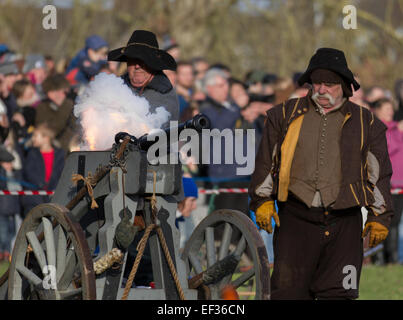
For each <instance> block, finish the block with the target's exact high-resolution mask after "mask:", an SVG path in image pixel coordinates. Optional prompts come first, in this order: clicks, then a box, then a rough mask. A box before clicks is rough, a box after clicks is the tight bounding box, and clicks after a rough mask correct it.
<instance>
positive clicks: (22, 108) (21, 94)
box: [12, 79, 41, 140]
mask: <svg viewBox="0 0 403 320" xmlns="http://www.w3.org/2000/svg"><path fill="white" fill-rule="evenodd" d="M12 92H13V94H14V96H15V98H16V100H17V105H18V110H17V112H16V113H14V115H13V118H12V120H13V122H12V126H13V129H14V130H15V133H16V138H17V140H20V139H24V138H26V137H27V135H28V134H30V133H32V130H33V126H34V125H35V115H36V106H37V105H38V104H39V103H40V102H41V100H40V97H39V95H38V93H37V92H36V90H35V87H34V85H33V84H32V83H31V82H30V81H29V80H27V79H22V80H18V81H17V82H16V83H15V84H14V87H13V90H12Z"/></svg>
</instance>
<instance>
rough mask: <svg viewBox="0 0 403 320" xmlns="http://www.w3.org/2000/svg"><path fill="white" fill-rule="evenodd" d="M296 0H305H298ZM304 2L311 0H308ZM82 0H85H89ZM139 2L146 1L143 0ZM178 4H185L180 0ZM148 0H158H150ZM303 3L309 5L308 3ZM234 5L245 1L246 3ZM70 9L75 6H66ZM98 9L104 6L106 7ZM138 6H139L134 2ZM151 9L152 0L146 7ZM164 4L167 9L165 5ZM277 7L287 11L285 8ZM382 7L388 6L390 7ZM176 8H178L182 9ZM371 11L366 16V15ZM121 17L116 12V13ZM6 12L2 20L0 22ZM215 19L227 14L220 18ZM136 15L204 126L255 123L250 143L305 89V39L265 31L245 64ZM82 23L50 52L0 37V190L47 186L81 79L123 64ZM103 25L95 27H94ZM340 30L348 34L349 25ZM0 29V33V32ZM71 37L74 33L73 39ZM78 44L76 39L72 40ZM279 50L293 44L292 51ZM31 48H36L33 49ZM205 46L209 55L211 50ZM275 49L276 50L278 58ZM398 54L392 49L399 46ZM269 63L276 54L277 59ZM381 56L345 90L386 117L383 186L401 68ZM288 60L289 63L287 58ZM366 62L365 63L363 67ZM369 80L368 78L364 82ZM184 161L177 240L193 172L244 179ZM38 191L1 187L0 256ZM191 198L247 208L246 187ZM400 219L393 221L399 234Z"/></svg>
mask: <svg viewBox="0 0 403 320" xmlns="http://www.w3.org/2000/svg"><path fill="white" fill-rule="evenodd" d="M109 2H111V1H109ZM112 2H113V1H112ZM151 2H152V3H154V2H153V1H149V3H151ZM167 2H171V3H172V6H175V5H178V3H179V2H181V1H167ZM227 2H228V3H227ZM230 2H231V1H223V2H222V4H221V5H222V6H223V7H226V8H227V9H228V8H230V7H231V5H234V3H235V2H237V1H233V2H232V4H230ZM238 2H242V3H244V6H245V5H246V6H251V5H256V3H260V2H259V1H238ZM273 2H276V1H273ZM286 2H287V1H286ZM301 2H304V3H305V1H301ZM313 2H315V3H316V1H313ZM391 2H392V1H391ZM78 3H80V2H78ZM88 3H93V2H92V1H88ZM106 3H108V1H106ZM119 3H120V4H121V6H120V10H123V8H125V6H129V2H127V1H120V2H119ZM130 3H132V2H130ZM141 3H142V6H145V7H147V6H148V5H150V4H148V5H147V4H145V3H143V2H141ZM206 3H207V4H206V5H205V7H204V9H205V12H204V11H201V12H200V14H201V15H203V14H204V15H206V16H207V15H208V13H209V12H210V14H211V11H209V10H212V9H211V8H213V9H214V8H215V9H216V10H218V11H217V17H219V13H220V12H221V11H220V10H222V8H221V9H219V8H218V7H213V4H214V6H216V5H217V3H216V1H211V3H210V2H206ZM296 3H297V2H295V3H294V2H292V5H290V6H298V5H297V4H296ZM298 3H300V2H298ZM327 3H328V2H327V1H322V4H323V6H324V7H323V8H322V9H323V14H327V11H326V10H327V9H328V8H327V7H326V4H327ZM358 3H359V1H358ZM182 4H183V5H184V3H182ZM305 4H306V3H305ZM154 5H155V6H157V5H156V4H155V3H154ZM306 5H307V4H306ZM307 6H308V7H309V5H307ZM329 6H330V4H329ZM242 8H243V10H246V9H245V7H242ZM14 9H15V8H14ZM70 9H71V10H73V11H74V10H76V9H75V7H74V6H73V7H71V8H70ZM107 9H108V8H107V7H105V10H107ZM145 9H146V8H143V7H142V10H145ZM185 9H186V8H185ZM255 9H256V10H257V12H259V13H260V14H262V15H263V13H264V12H270V10H268V8H266V7H264V6H257V7H255ZM10 10H11V9H10ZM83 10H84V9H83ZM108 10H110V8H109V9H108ZM153 10H157V9H155V8H154V9H153ZM170 10H173V9H172V8H170ZM231 10H232V9H231ZM284 10H285V11H284V12H286V10H289V8H285V9H284ZM304 10H305V9H304ZM388 10H392V11H393V7H392V9H390V8H389V9H388ZM241 11H242V10H241ZM10 12H11V11H10ZM83 12H87V13H88V12H90V9H88V8H87V11H85V10H84V11H83ZM119 12H121V11H119ZM137 12H138V11H137ZM143 12H145V11H143ZM162 12H163V11H162ZM181 12H182V11H181ZM183 12H184V14H185V13H186V10H183ZM284 12H283V13H284ZM301 12H302V11H301ZM73 13H74V12H73ZM2 14H4V13H3V12H2ZM329 14H330V13H329ZM389 14H390V15H391V17H390V19H391V21H393V19H394V16H393V14H392V13H390V12H389ZM143 16H144V15H143ZM122 17H123V16H122ZM155 17H156V20H157V21H159V23H160V24H163V21H164V19H163V17H162V16H160V15H158V14H156V16H155ZM371 17H372V16H370V18H371ZM260 18H261V19H264V18H265V19H269V20H270V19H274V18H273V17H270V16H269V15H267V16H263V18H262V17H261V16H260ZM260 18H259V19H260ZM300 18H301V17H300ZM300 18H297V19H296V20H298V19H300ZM367 18H368V16H367ZM370 18H368V19H369V20H371V19H370ZM83 19H85V17H84V18H83ZM88 19H89V20H88V21H92V20H90V18H88ZM122 19H123V20H122V21H124V17H123V18H122ZM144 19H145V18H144ZM290 19H291V18H290ZM301 19H302V18H301ZM5 21H6V20H2V22H1V23H3V22H5ZM141 21H143V20H140V22H141ZM161 21H162V22H161ZM214 21H215V20H214ZM214 21H213V22H214ZM239 21H240V22H242V21H244V20H242V21H241V20H239ZM248 21H249V20H248ZM287 21H288V25H287V26H285V30H282V31H281V33H282V32H285V31H286V29H287V28H288V27H290V25H292V24H293V23H295V22H298V21H291V20H287ZM326 21H329V20H325V22H323V25H325V23H326ZM193 22H194V23H196V22H195V21H193ZM122 23H123V22H122ZM214 23H215V24H216V27H217V26H218V25H219V23H218V22H217V21H215V22H214ZM222 23H226V22H225V21H222ZM143 24H144V26H150V27H152V28H154V30H156V31H157V32H156V33H157V34H158V35H159V44H160V48H162V49H163V50H166V51H167V52H169V53H170V54H171V55H172V56H173V57H174V58H175V60H176V61H177V69H176V71H169V70H166V71H164V73H165V74H166V75H167V76H168V78H169V80H170V81H171V83H172V85H173V86H174V87H175V89H176V92H177V95H178V102H179V109H180V122H183V121H186V120H188V119H190V118H191V117H193V116H194V115H196V114H197V113H199V112H202V113H205V114H206V115H207V116H208V117H209V118H210V120H211V124H212V128H217V129H219V130H223V129H230V130H235V129H254V130H255V138H256V139H255V144H256V149H257V146H258V144H259V140H260V136H261V134H262V131H263V126H264V120H265V116H266V112H267V110H269V109H270V108H272V107H273V106H275V105H276V104H279V103H281V102H283V101H285V100H287V99H289V98H294V97H302V96H305V95H306V94H307V93H308V91H309V86H308V85H304V86H302V87H300V86H298V84H297V79H298V77H299V76H300V74H301V72H303V71H304V69H303V68H304V67H305V66H306V65H307V63H308V60H307V59H308V58H309V57H310V56H311V55H312V54H313V53H314V50H310V49H309V52H308V49H304V50H306V51H307V52H305V53H304V54H303V55H302V54H300V55H299V56H298V58H295V57H293V56H292V54H295V51H298V50H296V49H294V46H293V45H292V46H291V45H286V46H285V47H284V46H283V47H279V49H278V50H277V51H276V50H273V48H274V40H273V43H272V46H271V47H270V41H268V42H269V43H266V45H269V47H270V48H268V49H265V48H264V45H262V47H259V50H258V52H259V54H262V56H266V55H267V59H268V60H270V61H271V62H270V63H267V64H262V65H260V66H258V64H256V65H254V64H249V65H250V66H249V67H248V64H244V65H240V61H239V60H237V59H232V55H231V54H226V53H225V52H226V51H225V50H232V49H231V48H228V47H229V46H226V45H224V46H225V47H226V48H225V49H222V50H221V51H220V46H219V44H217V43H214V45H212V46H211V48H212V50H211V52H208V53H206V54H193V55H192V50H190V49H189V43H190V42H189V40H188V39H187V38H186V34H188V33H187V30H186V28H185V26H183V25H179V26H178V27H177V28H178V29H175V30H176V31H175V32H174V34H180V30H182V31H183V32H184V34H183V37H182V38H181V39H183V41H176V38H175V37H174V36H172V35H171V34H169V33H165V32H161V30H165V29H164V28H163V27H161V25H160V24H157V25H152V23H150V22H149V20H147V19H145V20H144V21H143ZM0 25H1V24H0ZM105 25H107V24H104V25H102V26H100V28H101V29H102V28H105V27H107V26H105ZM262 25H263V24H262ZM245 27H246V26H244V29H245ZM251 27H252V25H251ZM85 28H87V29H85ZM143 28H145V27H143ZM181 28H182V29H181ZM246 29H247V28H246ZM89 30H90V28H89V27H88V26H87V25H84V26H83V30H82V31H81V32H79V35H80V36H79V37H78V36H77V37H75V38H74V42H75V48H76V50H75V51H73V50H72V49H71V48H67V49H66V52H65V54H64V55H61V54H60V50H61V49H62V47H63V43H66V42H68V37H67V38H64V39H63V41H65V42H63V43H62V42H55V43H56V45H55V47H56V49H57V50H58V51H55V52H57V53H56V54H54V55H52V54H51V53H50V52H51V50H46V49H44V48H41V47H40V46H39V47H38V46H35V45H34V46H32V49H31V50H32V51H27V49H26V48H21V47H19V46H15V45H14V44H15V43H16V41H15V39H14V38H13V40H12V41H10V42H6V41H4V43H1V41H0V143H1V148H0V164H1V165H0V190H10V191H16V190H23V189H26V190H54V188H55V187H56V185H57V182H58V179H59V177H60V174H61V172H62V170H63V165H64V159H65V157H66V156H67V155H68V154H69V153H70V152H72V151H77V150H78V146H79V143H80V136H79V134H78V132H79V130H78V128H79V126H78V123H77V121H76V119H75V117H74V115H73V107H74V101H75V99H76V97H77V95H79V94H80V93H81V92H83V90H84V89H85V87H86V86H87V85H88V83H89V82H90V81H91V80H92V79H94V77H95V76H96V75H97V74H99V73H102V72H105V73H110V74H116V75H117V76H121V75H123V74H124V73H125V71H126V65H125V63H118V62H108V61H106V57H107V53H108V50H109V49H110V48H111V44H110V40H109V41H107V40H106V39H111V38H113V35H112V36H111V35H109V37H104V36H100V35H97V34H93V33H92V32H91V33H90V32H89ZM132 30H134V28H132V27H131V28H130V29H128V30H127V32H131V31H132ZM217 30H219V28H217ZM210 31H211V30H210ZM352 32H354V31H352ZM105 33H106V32H105ZM105 33H101V32H100V33H99V34H105ZM91 34H92V35H91ZM206 34H207V33H206ZM214 34H215V35H216V38H218V39H220V33H219V32H217V33H214V32H210V33H208V36H207V35H206V38H203V37H202V36H200V35H199V33H198V32H196V31H195V33H194V36H195V38H197V39H200V43H201V45H202V46H204V45H208V44H209V41H210V45H211V41H213V40H212V39H211V37H212V35H214ZM224 35H228V37H230V35H229V33H225V34H224V33H223V36H224ZM122 37H123V36H122ZM239 37H240V38H243V37H244V36H243V35H240V36H239ZM277 37H278V36H277ZM347 37H351V36H349V35H348V36H347ZM119 38H121V37H119ZM253 38H254V36H253V35H251V39H253ZM392 38H393V37H392ZM1 39H3V38H2V37H0V40H1ZM66 39H67V40H66ZM79 39H81V42H80V43H78V44H77V41H78V40H79ZM349 39H350V38H349ZM399 39H400V38H399ZM3 40H4V39H3ZM42 40H43V39H42ZM227 40H228V41H229V42H230V39H226V38H222V39H221V41H227ZM344 40H346V39H344ZM344 40H343V39H342V38H340V37H338V38H337V41H339V42H340V43H342V42H343V41H344ZM350 40H351V39H350ZM60 41H61V40H60ZM72 41H73V40H72ZM251 41H252V40H251ZM256 41H258V42H266V41H265V39H263V38H258V39H256ZM290 41H293V42H289V43H295V48H302V47H304V46H303V45H301V41H305V40H303V39H301V38H300V37H298V36H296V34H294V39H290ZM388 41H391V42H392V44H385V43H384V44H383V45H386V46H388V48H392V49H393V47H394V45H395V44H394V43H393V41H400V40H397V38H396V39H391V40H385V42H388ZM28 42H29V41H28ZM28 42H27V43H28ZM48 42H49V41H48ZM218 42H220V41H218ZM402 43H403V42H402ZM121 44H123V41H122V42H121ZM221 44H222V43H221ZM336 44H337V43H336V42H335V45H336ZM113 45H115V42H114V43H113ZM113 47H114V46H113ZM306 47H307V48H311V47H312V46H311V45H307V46H306ZM397 47H399V46H397ZM18 48H19V49H21V50H19V49H18ZM77 48H79V49H78V50H77ZM250 48H251V49H252V48H253V47H250ZM343 48H344V49H345V52H346V54H347V59H348V60H349V56H350V53H349V51H348V48H345V46H344V45H343ZM41 49H43V50H41ZM56 49H55V50H56ZM237 49H239V47H234V48H233V51H236V50H237ZM62 51H63V50H62ZM288 51H292V53H289V52H288ZM392 51H393V50H392ZM37 52H42V53H40V54H38V53H37ZM69 52H70V53H69ZM214 52H215V53H216V54H215V55H213V54H212V53H214ZM223 52H224V53H223ZM388 52H389V51H388ZM389 53H390V52H389ZM277 54H279V58H278V59H277V56H276V55H277ZM374 54H375V53H374ZM399 54H401V47H400V52H399ZM375 56H376V54H375ZM285 57H286V58H285ZM302 57H304V59H302ZM250 58H252V59H253V58H254V57H252V56H250ZM284 59H285V60H284ZM353 60H354V59H353ZM294 62H295V64H294ZM276 63H278V65H277V66H276ZM371 63H372V64H371ZM383 63H384V66H385V68H389V69H388V70H386V71H385V70H383V71H385V72H389V71H390V72H389V73H388V74H389V75H391V74H392V76H389V77H387V78H386V79H385V78H384V77H382V76H381V75H382V71H380V70H379V69H376V68H377V67H379V66H378V65H376V63H373V62H371V61H370V60H366V62H365V63H363V65H361V68H360V69H359V70H360V71H359V72H357V74H356V78H357V80H358V82H359V83H361V89H360V90H358V91H355V92H354V95H353V97H352V98H351V100H352V101H353V102H355V103H357V104H358V105H361V106H363V107H365V108H368V109H369V110H371V111H372V112H374V113H375V114H376V115H377V116H378V117H379V118H380V119H381V120H382V121H383V122H384V123H385V124H386V125H387V127H388V131H387V139H388V147H389V152H390V157H391V161H392V166H393V171H394V176H393V177H392V188H393V189H394V190H398V189H400V188H403V76H402V75H401V73H400V76H399V73H397V72H399V71H398V70H399V69H398V68H393V67H394V66H393V63H392V65H391V64H390V62H385V61H383ZM293 64H294V66H292V67H290V65H293ZM353 65H354V63H353ZM365 65H366V66H368V68H365ZM370 66H372V67H374V68H375V69H376V70H375V71H374V72H373V74H376V75H377V76H376V77H375V78H372V80H371V81H369V80H368V78H369V77H370V76H368V73H369V71H371V70H373V69H371V68H370ZM392 69H395V70H392ZM396 70H397V71H396ZM371 76H373V75H371ZM377 79H379V81H377ZM369 83H370V85H367V84H369ZM183 171H184V177H185V178H188V179H192V181H193V182H189V181H188V180H186V182H184V186H189V187H188V189H185V196H186V198H189V201H186V202H184V203H181V204H180V206H179V210H180V211H181V214H178V219H177V222H178V223H179V225H180V222H182V223H183V224H182V225H180V229H181V234H182V235H184V236H183V238H182V240H181V244H182V246H183V243H184V241H185V240H186V235H190V233H191V231H192V229H193V228H194V227H195V224H196V223H197V221H195V220H192V219H191V215H192V212H193V211H195V210H196V206H197V205H196V201H195V199H196V198H197V197H198V193H197V187H195V184H194V182H196V183H197V186H198V187H199V188H200V187H203V188H207V189H217V188H236V187H247V186H248V179H249V177H248V176H238V175H236V172H235V170H234V167H233V166H230V165H224V164H223V165H211V166H208V165H198V164H195V163H193V162H192V160H191V159H190V160H189V163H188V164H187V165H184V166H183ZM394 197H400V198H401V197H403V195H397V194H396V195H394ZM47 201H49V198H48V197H47V196H20V197H19V196H7V195H0V259H1V260H8V258H9V255H10V252H11V248H12V242H13V238H14V237H15V233H16V231H17V228H18V221H21V219H23V218H24V216H25V215H26V214H27V212H29V210H30V209H31V208H33V207H34V206H36V205H37V204H39V203H42V202H47ZM400 202H402V201H400ZM198 203H200V204H202V205H203V208H204V209H203V210H205V211H206V214H207V213H208V212H211V211H212V210H215V209H221V208H227V209H236V210H240V211H243V212H245V213H246V214H249V212H248V197H247V194H246V193H244V194H215V195H211V196H207V197H204V198H203V202H200V201H198ZM401 213H402V208H401V207H400V209H399V210H398V211H397V212H395V217H394V220H393V222H392V227H391V232H390V236H389V238H388V239H389V242H385V245H384V249H383V250H382V251H380V252H379V253H378V254H377V255H375V256H374V257H373V259H372V262H374V263H377V264H387V263H398V262H403V225H402V223H401V219H400V217H401ZM399 228H400V230H401V231H400V235H399ZM265 241H266V242H265V243H266V245H267V247H268V251H269V259H271V260H272V253H270V250H269V247H270V241H271V239H270V238H268V235H265ZM399 254H400V255H399Z"/></svg>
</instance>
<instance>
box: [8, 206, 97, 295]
mask: <svg viewBox="0 0 403 320" xmlns="http://www.w3.org/2000/svg"><path fill="white" fill-rule="evenodd" d="M8 298H9V299H10V300H26V299H33V300H36V299H40V300H68V299H85V300H87V299H95V298H96V290H95V274H94V270H93V262H92V258H91V255H90V251H89V249H88V245H87V242H86V240H85V235H84V232H83V230H82V228H81V227H80V225H79V224H78V223H76V222H75V221H74V220H73V218H72V216H71V214H70V212H69V211H68V210H67V209H66V208H65V207H63V206H60V205H57V204H54V203H46V204H41V205H38V206H36V207H35V208H33V209H32V210H31V211H30V212H29V214H28V215H27V217H26V218H25V220H24V221H23V223H22V225H21V228H20V230H19V232H18V235H17V238H16V241H15V245H14V249H13V253H12V258H11V264H10V268H9V278H8Z"/></svg>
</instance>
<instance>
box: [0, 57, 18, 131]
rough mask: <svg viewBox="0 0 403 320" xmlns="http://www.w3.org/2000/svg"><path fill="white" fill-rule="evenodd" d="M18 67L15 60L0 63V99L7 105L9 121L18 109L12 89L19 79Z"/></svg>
mask: <svg viewBox="0 0 403 320" xmlns="http://www.w3.org/2000/svg"><path fill="white" fill-rule="evenodd" d="M18 73H19V70H18V67H17V65H16V64H15V63H14V62H13V61H6V62H3V63H0V100H1V101H2V102H3V104H4V105H5V107H6V112H5V114H6V115H7V117H8V122H9V123H10V122H11V118H12V116H13V115H14V113H15V112H16V111H17V109H18V105H17V102H16V100H15V96H14V94H13V93H12V92H11V89H12V88H13V86H14V83H15V82H16V81H17V79H18Z"/></svg>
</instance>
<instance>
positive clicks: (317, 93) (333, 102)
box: [312, 92, 336, 107]
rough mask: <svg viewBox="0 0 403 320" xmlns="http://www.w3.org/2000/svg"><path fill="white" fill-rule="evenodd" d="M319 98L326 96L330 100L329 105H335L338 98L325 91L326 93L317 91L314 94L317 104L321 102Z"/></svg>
mask: <svg viewBox="0 0 403 320" xmlns="http://www.w3.org/2000/svg"><path fill="white" fill-rule="evenodd" d="M319 98H326V99H328V100H329V105H330V107H333V106H334V105H335V103H336V99H335V98H333V97H332V96H331V95H330V94H328V93H325V94H319V92H315V93H314V94H312V100H313V101H315V102H316V104H319V105H320V103H319Z"/></svg>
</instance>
